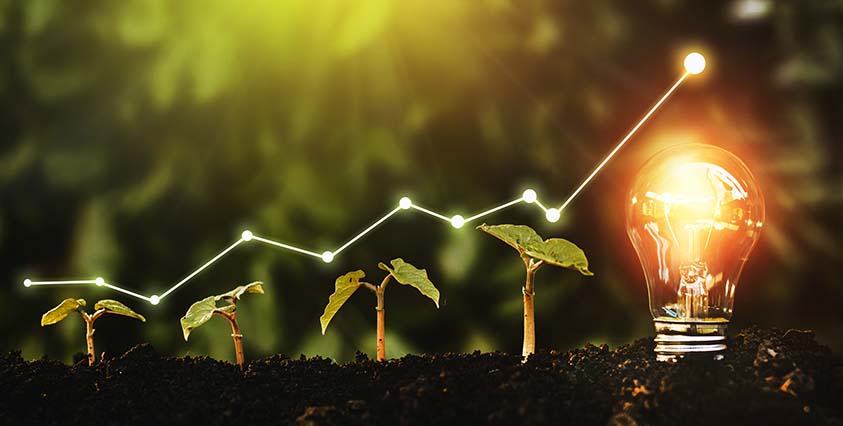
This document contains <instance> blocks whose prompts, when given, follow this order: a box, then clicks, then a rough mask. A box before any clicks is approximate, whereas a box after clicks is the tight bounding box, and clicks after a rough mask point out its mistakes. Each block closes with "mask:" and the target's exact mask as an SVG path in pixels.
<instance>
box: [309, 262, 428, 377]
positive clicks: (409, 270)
mask: <svg viewBox="0 0 843 426" xmlns="http://www.w3.org/2000/svg"><path fill="white" fill-rule="evenodd" d="M389 263H390V264H391V265H392V267H391V268H390V267H389V266H386V265H385V264H384V263H379V264H378V268H380V269H382V270H384V271H386V272H387V273H388V274H387V276H386V277H385V278H384V279H383V281H382V282H381V284H380V285H378V286H375V285H374V284H370V283H367V282H364V281H360V280H361V279H363V278H365V277H366V273H365V272H363V271H361V270H357V271H352V272H349V273H347V274H345V275H343V276H341V277H339V278H337V280H336V283H335V290H334V293H333V294H332V295H331V296H330V297H329V298H328V305H327V306H325V312H324V313H323V314H322V316H321V317H320V318H319V322H321V323H322V334H325V330H326V329H328V324H329V323H330V322H331V319H332V318H333V317H334V315H336V313H337V311H339V310H340V308H341V307H342V305H343V304H344V303H345V301H346V300H348V298H349V297H351V295H352V294H354V292H355V291H356V290H357V289H358V288H360V286H363V287H366V288H367V289H369V290H370V291H371V292H372V293H375V296H377V298H378V304H377V306H376V307H375V310H376V311H377V312H378V361H383V360H384V359H386V342H385V341H384V300H383V295H384V292H385V291H386V285H387V284H389V281H390V280H391V279H392V278H395V281H398V283H399V284H403V285H409V286H413V287H415V288H416V289H417V290H418V291H419V292H421V294H423V295H425V296H427V297H429V298H430V299H431V300H433V303H435V304H436V307H437V308H438V307H439V290H437V289H436V286H434V285H433V283H432V282H430V279H428V278H427V271H426V270H424V269H418V268H416V267H415V266H413V265H410V264H409V263H407V262H404V260H403V259H401V258H398V259H392V260H391V261H390V262H389Z"/></svg>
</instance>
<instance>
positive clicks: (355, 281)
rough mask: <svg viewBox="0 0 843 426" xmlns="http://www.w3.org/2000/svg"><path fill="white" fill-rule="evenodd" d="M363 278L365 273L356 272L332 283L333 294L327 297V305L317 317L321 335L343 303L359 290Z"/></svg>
mask: <svg viewBox="0 0 843 426" xmlns="http://www.w3.org/2000/svg"><path fill="white" fill-rule="evenodd" d="M365 277H366V273H365V272H363V271H361V270H357V271H351V272H349V273H347V274H345V275H342V276H340V277H339V278H337V280H336V281H335V282H334V293H333V294H331V296H330V297H328V305H327V306H325V312H323V313H322V316H321V317H319V322H320V323H321V324H322V334H325V330H327V329H328V324H329V323H330V322H331V319H333V318H334V315H336V314H337V312H338V311H339V310H340V308H341V307H342V305H343V304H345V301H346V300H348V298H349V297H351V295H352V294H354V292H355V291H357V289H358V288H360V280H361V279H363V278H365Z"/></svg>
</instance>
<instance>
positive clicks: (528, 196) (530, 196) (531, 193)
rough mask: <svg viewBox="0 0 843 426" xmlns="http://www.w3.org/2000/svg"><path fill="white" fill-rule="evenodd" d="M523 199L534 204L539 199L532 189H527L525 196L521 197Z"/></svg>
mask: <svg viewBox="0 0 843 426" xmlns="http://www.w3.org/2000/svg"><path fill="white" fill-rule="evenodd" d="M521 198H523V199H524V202H525V203H527V204H533V203H535V202H536V198H537V195H536V191H533V190H532V189H527V190H525V191H524V194H522V195H521Z"/></svg>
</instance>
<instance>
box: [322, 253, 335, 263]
mask: <svg viewBox="0 0 843 426" xmlns="http://www.w3.org/2000/svg"><path fill="white" fill-rule="evenodd" d="M322 261H323V262H325V263H331V262H333V261H334V253H331V252H329V251H326V252H324V253H322Z"/></svg>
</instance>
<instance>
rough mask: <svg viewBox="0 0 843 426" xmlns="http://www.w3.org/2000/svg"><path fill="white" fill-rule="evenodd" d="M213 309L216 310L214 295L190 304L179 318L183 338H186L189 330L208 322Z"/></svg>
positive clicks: (212, 314)
mask: <svg viewBox="0 0 843 426" xmlns="http://www.w3.org/2000/svg"><path fill="white" fill-rule="evenodd" d="M215 310H217V301H216V299H215V296H208V297H206V298H204V299H202V300H200V301H198V302H196V303H194V304H192V305H190V309H188V310H187V313H186V314H184V316H183V317H181V320H180V322H181V331H182V332H183V333H184V340H187V336H189V335H190V332H191V331H193V330H194V329H196V328H197V327H199V326H200V325H202V324H205V323H206V322H208V320H209V319H211V317H212V316H214V311H215Z"/></svg>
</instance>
